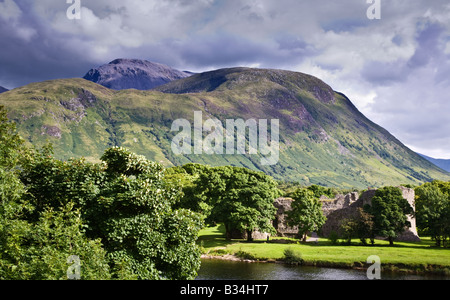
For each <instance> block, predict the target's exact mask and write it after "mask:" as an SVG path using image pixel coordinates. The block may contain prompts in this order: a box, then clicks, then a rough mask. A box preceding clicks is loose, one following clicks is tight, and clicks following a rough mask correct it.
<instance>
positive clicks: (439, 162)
mask: <svg viewBox="0 0 450 300" xmlns="http://www.w3.org/2000/svg"><path fill="white" fill-rule="evenodd" d="M419 155H420V156H422V157H423V158H425V159H426V160H428V161H430V162H432V163H433V164H435V165H436V166H438V167H439V168H441V169H442V170H445V171H447V172H450V159H438V158H432V157H429V156H426V155H423V154H420V153H419Z"/></svg>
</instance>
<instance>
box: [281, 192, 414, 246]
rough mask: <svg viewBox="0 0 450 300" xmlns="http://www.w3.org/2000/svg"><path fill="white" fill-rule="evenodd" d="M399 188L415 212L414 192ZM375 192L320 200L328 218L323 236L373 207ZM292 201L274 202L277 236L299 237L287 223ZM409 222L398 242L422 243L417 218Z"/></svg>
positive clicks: (287, 199) (409, 219) (322, 231)
mask: <svg viewBox="0 0 450 300" xmlns="http://www.w3.org/2000/svg"><path fill="white" fill-rule="evenodd" d="M399 188H400V189H401V191H402V195H403V198H405V199H406V200H407V201H408V203H409V204H410V205H411V206H412V208H413V209H414V211H415V203H414V196H415V194H414V190H413V189H409V188H405V187H399ZM375 192H376V190H375V189H370V190H368V191H366V192H364V193H363V194H361V195H360V196H359V195H358V193H350V194H347V195H338V196H336V198H335V199H327V198H325V197H322V198H321V199H320V201H321V202H322V211H323V214H324V215H325V216H326V217H327V221H326V222H325V224H324V226H323V227H322V230H321V233H322V234H321V235H322V236H324V237H328V236H329V234H330V233H331V232H332V231H335V232H338V230H339V228H340V226H341V223H342V220H344V219H349V218H354V217H356V215H357V208H358V207H361V208H362V207H364V205H366V204H368V205H371V203H372V198H373V197H374V196H375ZM292 201H294V200H293V199H290V198H278V199H276V200H275V202H274V205H275V207H276V208H277V215H276V218H275V221H274V227H275V229H276V230H277V236H283V237H293V236H296V235H297V228H292V227H289V226H287V223H286V216H287V215H286V212H287V211H289V210H291V204H292ZM408 221H409V222H410V223H411V227H410V228H405V231H404V232H403V233H401V234H400V235H399V236H398V238H397V239H396V240H397V241H420V238H419V235H418V234H417V228H416V219H415V217H414V216H408Z"/></svg>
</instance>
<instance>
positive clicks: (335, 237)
mask: <svg viewBox="0 0 450 300" xmlns="http://www.w3.org/2000/svg"><path fill="white" fill-rule="evenodd" d="M328 240H329V241H330V242H331V244H332V245H337V243H338V240H339V235H338V233H337V232H336V231H334V230H333V231H331V232H330V234H329V235H328Z"/></svg>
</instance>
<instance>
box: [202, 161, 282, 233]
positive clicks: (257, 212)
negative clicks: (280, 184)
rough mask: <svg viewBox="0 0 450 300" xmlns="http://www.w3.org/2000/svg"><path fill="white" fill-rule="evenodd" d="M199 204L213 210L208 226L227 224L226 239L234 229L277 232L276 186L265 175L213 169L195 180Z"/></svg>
mask: <svg viewBox="0 0 450 300" xmlns="http://www.w3.org/2000/svg"><path fill="white" fill-rule="evenodd" d="M195 184H196V189H197V191H198V194H197V197H198V198H199V199H200V201H203V202H204V203H207V204H208V205H210V206H211V207H212V209H211V213H210V215H209V216H207V219H206V220H207V223H208V224H214V223H224V225H225V229H226V234H227V237H228V238H230V237H231V232H232V231H233V230H238V231H239V232H243V231H246V232H247V237H248V239H251V232H252V231H254V230H259V231H261V232H267V233H274V231H275V229H274V228H273V225H272V220H273V218H274V217H275V211H276V210H275V207H274V205H273V201H274V199H275V198H276V197H277V196H278V195H279V194H278V193H279V191H278V189H277V183H276V182H275V181H274V180H273V179H272V178H271V177H270V176H267V175H265V174H264V173H262V172H256V171H252V170H249V169H246V168H239V167H229V166H226V167H210V168H206V169H205V170H203V172H201V173H200V174H199V177H198V179H197V180H196V181H195Z"/></svg>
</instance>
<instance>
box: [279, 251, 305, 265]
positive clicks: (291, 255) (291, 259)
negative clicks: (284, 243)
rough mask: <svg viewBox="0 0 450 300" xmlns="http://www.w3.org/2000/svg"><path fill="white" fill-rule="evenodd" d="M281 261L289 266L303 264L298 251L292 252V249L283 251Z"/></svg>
mask: <svg viewBox="0 0 450 300" xmlns="http://www.w3.org/2000/svg"><path fill="white" fill-rule="evenodd" d="M283 254H284V258H283V260H284V261H285V262H286V263H288V264H291V265H301V264H303V258H302V254H301V253H300V252H299V251H296V250H294V249H293V248H292V247H288V248H286V249H284V251H283Z"/></svg>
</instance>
